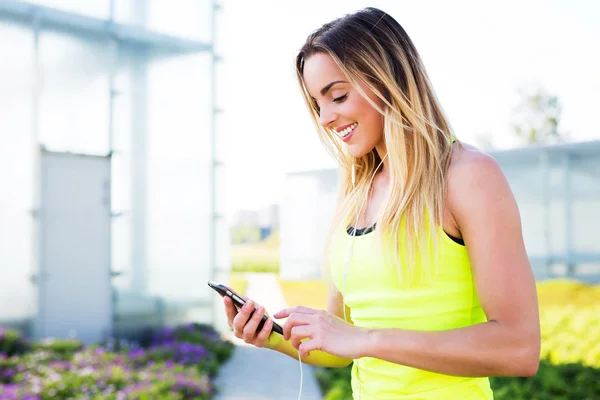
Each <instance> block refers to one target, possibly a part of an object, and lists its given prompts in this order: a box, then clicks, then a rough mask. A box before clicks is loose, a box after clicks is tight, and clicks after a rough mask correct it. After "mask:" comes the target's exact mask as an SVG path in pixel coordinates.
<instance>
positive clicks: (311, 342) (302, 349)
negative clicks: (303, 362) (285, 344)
mask: <svg viewBox="0 0 600 400" xmlns="http://www.w3.org/2000/svg"><path fill="white" fill-rule="evenodd" d="M315 350H321V344H320V342H319V341H318V340H317V339H308V340H304V341H302V343H300V345H299V346H298V354H300V358H305V357H308V356H309V355H310V353H311V352H312V351H315Z"/></svg>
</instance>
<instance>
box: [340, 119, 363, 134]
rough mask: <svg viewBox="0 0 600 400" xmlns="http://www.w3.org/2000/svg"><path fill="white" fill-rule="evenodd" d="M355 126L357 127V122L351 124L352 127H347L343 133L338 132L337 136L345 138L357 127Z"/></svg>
mask: <svg viewBox="0 0 600 400" xmlns="http://www.w3.org/2000/svg"><path fill="white" fill-rule="evenodd" d="M357 125H358V122H355V123H353V124H352V125H350V126H349V127H347V128H346V129H344V130H343V131H341V132H338V135H340V136H341V137H346V136H348V134H349V133H350V132H352V130H353V129H354V128H356V126H357Z"/></svg>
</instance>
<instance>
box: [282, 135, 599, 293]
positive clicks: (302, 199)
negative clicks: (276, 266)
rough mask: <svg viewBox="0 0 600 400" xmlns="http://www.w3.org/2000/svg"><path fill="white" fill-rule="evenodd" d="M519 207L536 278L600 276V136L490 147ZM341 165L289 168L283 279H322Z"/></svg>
mask: <svg viewBox="0 0 600 400" xmlns="http://www.w3.org/2000/svg"><path fill="white" fill-rule="evenodd" d="M489 153H490V154H491V155H492V156H493V157H494V158H495V159H496V160H497V161H498V162H499V163H500V165H501V167H502V169H503V171H504V173H505V175H506V176H507V179H508V182H509V184H510V186H511V189H512V190H513V193H514V195H515V197H516V199H517V202H518V206H519V209H520V212H521V219H522V226H523V235H524V240H525V245H526V248H527V252H528V255H529V258H530V261H531V264H532V267H533V269H534V272H535V275H536V278H537V279H538V280H543V279H548V278H556V277H568V278H576V279H580V280H583V281H587V282H590V283H597V282H600V236H599V235H598V233H597V231H598V227H600V141H589V142H578V143H564V144H554V145H529V146H524V147H520V148H515V149H511V150H496V151H490V152H489ZM337 174H338V172H337V170H336V169H326V170H315V171H306V172H297V173H290V174H288V175H287V177H286V182H285V189H284V190H285V194H284V202H283V204H282V207H281V231H280V256H281V260H280V262H281V264H280V272H281V277H282V279H288V280H300V279H307V280H310V279H319V277H320V276H321V275H320V274H321V256H322V251H323V243H324V241H325V236H326V234H327V231H328V229H329V222H330V220H331V218H332V213H333V204H334V202H335V197H336V194H337V185H338V183H337V181H338V175H337Z"/></svg>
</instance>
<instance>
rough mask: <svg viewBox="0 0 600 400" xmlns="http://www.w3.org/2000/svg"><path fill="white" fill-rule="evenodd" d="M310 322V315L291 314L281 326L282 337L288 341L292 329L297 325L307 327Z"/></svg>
mask: <svg viewBox="0 0 600 400" xmlns="http://www.w3.org/2000/svg"><path fill="white" fill-rule="evenodd" d="M311 321H312V315H306V314H295V313H294V314H291V315H290V317H289V318H288V319H287V321H285V324H283V337H284V338H285V340H289V339H290V337H291V331H292V328H293V327H295V326H298V325H308V324H310V322H311Z"/></svg>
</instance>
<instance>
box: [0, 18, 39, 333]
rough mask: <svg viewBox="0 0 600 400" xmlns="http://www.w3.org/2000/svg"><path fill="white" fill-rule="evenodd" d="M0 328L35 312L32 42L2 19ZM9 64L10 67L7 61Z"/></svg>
mask: <svg viewBox="0 0 600 400" xmlns="http://www.w3.org/2000/svg"><path fill="white" fill-rule="evenodd" d="M0 49H1V51H2V53H4V54H5V56H6V55H10V56H9V57H6V58H3V61H2V62H0V221H2V222H1V223H0V276H2V279H0V304H4V305H8V304H10V307H0V325H3V324H7V323H9V322H16V323H18V324H22V323H25V322H27V319H29V318H30V317H31V316H32V313H33V310H35V304H34V292H33V287H34V286H33V285H32V284H31V281H30V277H31V275H32V273H33V272H34V258H33V255H34V254H35V251H36V250H35V248H34V245H35V243H34V241H33V233H34V226H35V225H34V219H33V217H32V214H31V211H32V210H33V207H34V202H33V201H34V184H35V182H37V179H35V176H36V172H37V171H35V169H34V160H35V158H34V152H35V151H36V148H35V147H34V142H33V124H32V121H33V103H32V92H33V90H32V89H33V79H32V78H33V59H34V57H33V40H32V34H31V31H30V30H28V29H25V28H23V27H20V26H17V25H12V24H9V23H6V22H5V21H1V20H0ZM8 60H10V62H7V61H8Z"/></svg>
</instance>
